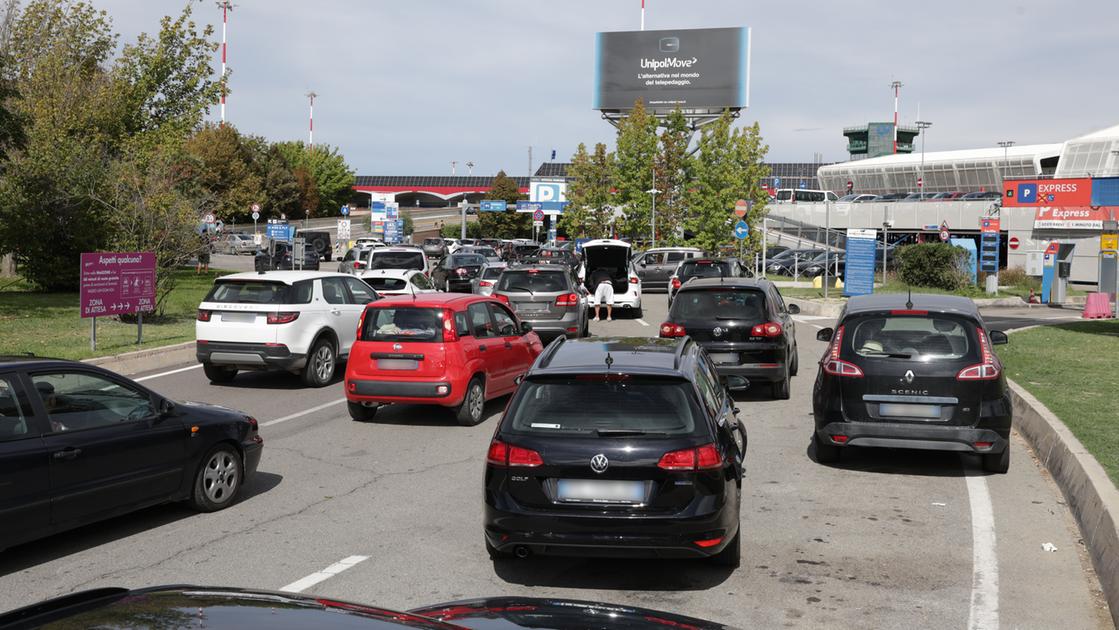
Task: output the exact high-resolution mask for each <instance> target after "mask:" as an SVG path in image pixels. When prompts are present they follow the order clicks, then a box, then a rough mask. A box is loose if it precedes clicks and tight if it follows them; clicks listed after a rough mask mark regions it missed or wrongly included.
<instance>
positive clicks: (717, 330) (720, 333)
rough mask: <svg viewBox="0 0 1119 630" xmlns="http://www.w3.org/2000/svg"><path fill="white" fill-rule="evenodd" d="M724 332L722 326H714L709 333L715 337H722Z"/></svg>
mask: <svg viewBox="0 0 1119 630" xmlns="http://www.w3.org/2000/svg"><path fill="white" fill-rule="evenodd" d="M725 332H726V330H723V329H722V328H720V327H718V326H716V327H715V330H712V331H711V334H712V335H715V336H716V337H722V336H723V333H725Z"/></svg>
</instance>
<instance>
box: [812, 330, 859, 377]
mask: <svg viewBox="0 0 1119 630" xmlns="http://www.w3.org/2000/svg"><path fill="white" fill-rule="evenodd" d="M841 347H843V326H840V327H839V328H836V329H835V336H834V337H832V339H831V346H830V347H829V348H828V351H827V353H826V354H825V355H824V360H823V362H822V365H821V367H822V368H823V369H824V373H825V374H831V375H832V376H846V377H849V378H862V376H863V371H862V369H861V368H860V367H859V366H857V365H855V364H854V363H851V362H849V361H844V360H842V359H840V358H839V350H840V348H841Z"/></svg>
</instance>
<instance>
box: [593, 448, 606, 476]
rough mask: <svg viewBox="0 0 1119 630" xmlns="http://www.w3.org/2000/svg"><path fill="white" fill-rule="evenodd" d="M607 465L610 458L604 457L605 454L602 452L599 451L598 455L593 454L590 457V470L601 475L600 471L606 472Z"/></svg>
mask: <svg viewBox="0 0 1119 630" xmlns="http://www.w3.org/2000/svg"><path fill="white" fill-rule="evenodd" d="M609 467H610V460H608V459H606V456H605V455H603V454H602V453H599V454H598V455H595V456H594V457H592V458H591V470H593V471H595V472H596V473H598V474H600V475H601V474H602V473H604V472H606V469H607V468H609Z"/></svg>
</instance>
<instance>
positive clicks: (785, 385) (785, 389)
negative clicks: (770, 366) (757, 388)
mask: <svg viewBox="0 0 1119 630" xmlns="http://www.w3.org/2000/svg"><path fill="white" fill-rule="evenodd" d="M789 380H790V377H789V372H788V371H786V372H785V378H783V379H781V380H779V381H777V382H776V383H773V384H772V385H771V387H772V394H773V399H774V400H788V399H789Z"/></svg>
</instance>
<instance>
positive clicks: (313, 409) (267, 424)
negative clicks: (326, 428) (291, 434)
mask: <svg viewBox="0 0 1119 630" xmlns="http://www.w3.org/2000/svg"><path fill="white" fill-rule="evenodd" d="M344 402H346V399H345V398H340V399H338V400H332V401H330V402H328V403H323V404H321V405H319V406H317V407H311V408H310V409H304V410H303V411H298V412H296V413H293V414H291V415H290V416H284V417H283V418H276V419H275V420H269V421H268V422H261V423H260V426H262V427H270V426H272V425H274V424H280V423H281V422H287V421H288V420H294V419H295V418H298V417H299V416H305V415H307V414H309V413H315V412H316V411H322V410H323V409H326V408H327V407H333V406H334V405H340V404H342V403H344Z"/></svg>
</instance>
